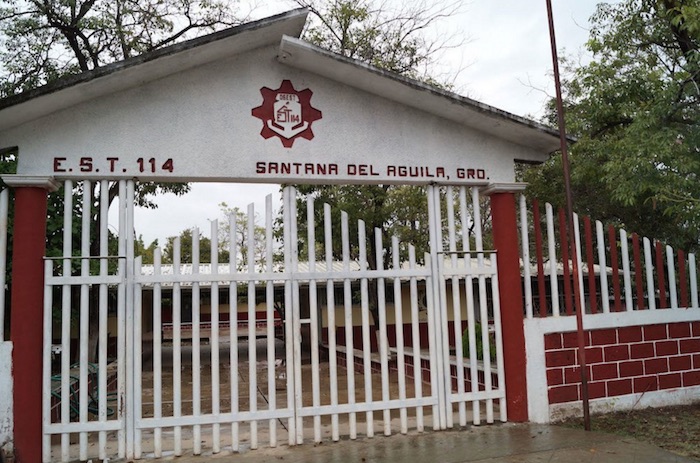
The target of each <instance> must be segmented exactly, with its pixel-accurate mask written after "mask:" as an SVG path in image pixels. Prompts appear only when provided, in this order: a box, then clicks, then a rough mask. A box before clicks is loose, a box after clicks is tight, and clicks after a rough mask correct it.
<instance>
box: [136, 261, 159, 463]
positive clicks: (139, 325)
mask: <svg viewBox="0 0 700 463" xmlns="http://www.w3.org/2000/svg"><path fill="white" fill-rule="evenodd" d="M134 273H135V274H138V275H141V256H138V257H136V258H135V259H134ZM142 330H143V304H142V293H141V285H140V284H135V285H134V369H133V372H134V374H133V383H134V394H133V401H134V418H133V423H134V458H136V459H137V460H138V459H140V458H141V429H140V428H139V427H138V426H136V423H138V422H139V421H141V418H142V417H143V397H142V395H141V394H142V393H143V387H142V386H143V385H142V378H143V365H142V361H141V359H142V358H143V357H142V351H143V349H142V348H143V341H142ZM154 392H155V391H154Z"/></svg>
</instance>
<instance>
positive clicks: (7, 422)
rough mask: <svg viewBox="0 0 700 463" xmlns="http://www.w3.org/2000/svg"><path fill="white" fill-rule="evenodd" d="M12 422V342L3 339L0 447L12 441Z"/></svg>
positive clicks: (0, 375) (0, 391) (0, 374)
mask: <svg viewBox="0 0 700 463" xmlns="http://www.w3.org/2000/svg"><path fill="white" fill-rule="evenodd" d="M12 422H13V415H12V342H10V341H4V342H0V448H2V447H3V446H4V445H5V444H6V443H8V442H11V441H12ZM10 445H11V444H10Z"/></svg>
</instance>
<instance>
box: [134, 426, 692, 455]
mask: <svg viewBox="0 0 700 463" xmlns="http://www.w3.org/2000/svg"><path fill="white" fill-rule="evenodd" d="M147 461H149V462H165V461H176V462H178V463H204V462H209V461H217V462H230V463H263V462H265V463H268V462H269V463H272V462H275V463H355V462H357V463H364V462H386V463H423V462H427V463H461V462H489V463H506V462H508V463H515V462H520V463H535V462H548V463H554V462H560V463H578V462H591V463H602V462H612V463H666V462H669V463H670V462H677V463H680V462H696V460H693V459H690V458H685V457H681V456H678V455H675V454H673V453H670V452H667V451H665V450H662V449H660V448H658V447H655V446H652V445H649V444H646V443H643V442H640V441H636V440H634V439H631V438H626V437H620V436H614V435H611V434H601V433H596V432H585V431H583V430H577V429H568V428H563V427H559V426H544V425H516V424H503V425H494V426H482V427H471V428H469V429H467V430H463V431H443V432H426V433H424V434H409V435H405V436H403V435H394V436H390V437H384V436H377V437H375V438H373V439H358V440H356V441H349V440H341V441H340V442H335V443H332V442H324V443H323V444H318V445H314V444H305V445H302V446H297V447H287V446H282V447H279V448H275V449H270V448H261V449H258V450H253V451H247V452H245V453H242V454H231V453H228V452H224V453H221V454H218V455H206V456H200V457H193V456H191V455H189V456H182V457H178V458H173V457H167V458H162V459H157V460H147Z"/></svg>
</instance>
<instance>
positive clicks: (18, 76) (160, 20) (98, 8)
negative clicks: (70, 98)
mask: <svg viewBox="0 0 700 463" xmlns="http://www.w3.org/2000/svg"><path fill="white" fill-rule="evenodd" d="M239 22H240V20H239V19H236V18H235V15H234V12H233V11H232V9H231V3H230V2H223V1H210V0H199V1H198V0H145V1H144V0H83V1H77V0H22V1H20V0H5V1H2V2H0V30H2V31H3V33H2V36H3V37H2V38H3V40H2V49H1V50H0V62H1V63H2V66H3V68H4V69H3V72H2V74H3V76H2V80H0V96H8V95H12V94H15V93H19V92H22V91H26V90H31V89H33V88H36V87H39V86H41V85H44V84H46V83H49V82H52V81H54V80H56V79H59V78H61V77H64V76H66V75H70V74H77V73H80V72H85V71H89V70H91V69H94V68H96V67H99V66H103V65H105V64H107V63H111V62H114V61H121V60H124V59H127V58H130V57H133V56H136V55H139V54H142V53H146V52H149V51H152V50H155V49H157V48H161V47H163V46H166V45H171V44H172V43H174V42H176V41H179V40H185V39H188V38H192V37H194V36H195V35H197V34H201V33H202V32H206V31H213V30H215V29H217V28H221V27H223V26H228V25H233V24H237V23H239Z"/></svg>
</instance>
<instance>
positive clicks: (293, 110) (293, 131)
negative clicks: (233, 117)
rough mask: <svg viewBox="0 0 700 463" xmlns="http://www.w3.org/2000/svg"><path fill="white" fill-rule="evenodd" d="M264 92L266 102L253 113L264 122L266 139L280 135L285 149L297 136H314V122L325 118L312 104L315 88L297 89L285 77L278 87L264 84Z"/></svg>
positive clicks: (306, 137) (292, 143)
mask: <svg viewBox="0 0 700 463" xmlns="http://www.w3.org/2000/svg"><path fill="white" fill-rule="evenodd" d="M260 94H261V95H262V97H263V103H262V105H260V106H258V107H257V108H253V110H252V115H253V117H257V118H258V119H260V120H261V121H262V123H263V128H262V130H261V131H260V135H262V137H263V138H265V139H268V138H271V137H279V139H280V140H281V141H282V146H284V147H285V148H291V147H292V145H294V140H296V139H297V138H305V139H307V140H311V139H312V138H314V133H313V131H312V130H311V124H313V122H314V121H317V120H319V119H321V111H319V110H318V109H316V108H314V107H313V106H311V96H312V95H313V92H312V91H311V90H309V89H308V88H307V89H304V90H301V91H297V90H295V89H294V86H293V85H292V82H291V81H289V80H283V81H282V85H280V87H279V88H278V89H277V90H272V89H270V88H268V87H263V88H261V89H260Z"/></svg>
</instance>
